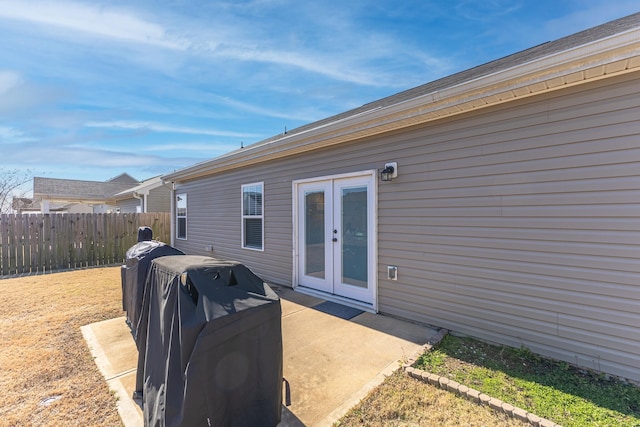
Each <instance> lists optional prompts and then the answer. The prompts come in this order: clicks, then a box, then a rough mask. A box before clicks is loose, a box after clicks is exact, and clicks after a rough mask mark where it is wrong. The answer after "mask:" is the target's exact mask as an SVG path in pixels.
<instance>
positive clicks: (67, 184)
mask: <svg viewBox="0 0 640 427" xmlns="http://www.w3.org/2000/svg"><path fill="white" fill-rule="evenodd" d="M132 180H133V182H132ZM162 185H164V182H163V181H162V178H161V177H160V176H156V177H153V178H149V179H147V180H144V181H142V182H138V181H135V179H134V178H131V176H130V175H128V174H122V175H118V176H117V177H116V178H112V179H110V180H109V181H104V182H103V181H82V180H76V179H60V178H42V177H35V178H33V195H34V199H36V200H38V199H42V198H46V199H47V200H51V201H65V202H74V203H110V202H117V201H120V200H126V199H132V198H135V197H138V196H140V195H143V194H149V191H151V190H154V189H156V188H158V187H161V186H162Z"/></svg>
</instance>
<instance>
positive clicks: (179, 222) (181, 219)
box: [176, 194, 187, 239]
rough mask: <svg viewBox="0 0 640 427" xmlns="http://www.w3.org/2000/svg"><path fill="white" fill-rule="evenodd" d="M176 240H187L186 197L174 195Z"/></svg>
mask: <svg viewBox="0 0 640 427" xmlns="http://www.w3.org/2000/svg"><path fill="white" fill-rule="evenodd" d="M176 238H177V239H186V238H187V195H186V194H176Z"/></svg>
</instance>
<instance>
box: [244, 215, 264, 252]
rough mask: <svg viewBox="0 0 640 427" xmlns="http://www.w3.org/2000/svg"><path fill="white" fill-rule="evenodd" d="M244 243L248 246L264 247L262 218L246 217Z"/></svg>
mask: <svg viewBox="0 0 640 427" xmlns="http://www.w3.org/2000/svg"><path fill="white" fill-rule="evenodd" d="M244 245H245V246H246V247H248V248H254V249H262V219H260V218H245V219H244Z"/></svg>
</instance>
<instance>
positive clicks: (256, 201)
mask: <svg viewBox="0 0 640 427" xmlns="http://www.w3.org/2000/svg"><path fill="white" fill-rule="evenodd" d="M263 193H264V183H262V182H258V183H253V184H245V185H243V186H242V247H243V248H246V249H256V250H263V249H264V205H263V203H264V198H263Z"/></svg>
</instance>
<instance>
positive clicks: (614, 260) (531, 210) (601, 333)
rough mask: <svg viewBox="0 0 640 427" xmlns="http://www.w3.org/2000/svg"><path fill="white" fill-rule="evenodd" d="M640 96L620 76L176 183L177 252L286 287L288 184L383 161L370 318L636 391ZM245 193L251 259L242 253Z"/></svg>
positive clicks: (639, 376)
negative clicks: (181, 233) (441, 331)
mask: <svg viewBox="0 0 640 427" xmlns="http://www.w3.org/2000/svg"><path fill="white" fill-rule="evenodd" d="M639 92H640V78H639V76H638V75H637V73H634V74H629V75H627V76H623V77H619V78H612V79H608V80H602V81H600V82H597V83H591V84H588V85H583V86H576V87H573V88H569V89H565V90H562V91H557V92H554V93H553V94H548V95H544V96H537V97H532V98H529V99H526V100H519V101H515V102H512V103H507V104H503V105H502V106H499V107H493V108H490V109H486V110H482V111H481V112H480V113H469V114H464V115H460V116H458V117H456V118H451V119H447V120H442V121H440V122H434V123H432V124H430V125H425V126H421V127H417V128H412V129H407V130H406V131H403V132H394V133H390V134H387V135H384V136H380V137H375V138H368V139H366V140H360V141H354V142H353V143H349V144H342V145H339V146H335V147H333V148H328V149H323V150H318V151H315V152H312V153H308V154H304V155H297V156H293V157H289V158H285V159H280V160H277V161H271V162H268V163H265V164H259V165H254V166H251V167H249V168H246V169H244V170H236V171H234V172H228V173H223V174H220V175H213V176H211V177H208V178H203V179H198V180H195V181H193V182H188V183H183V184H179V186H178V188H179V190H178V191H179V192H186V193H187V194H188V195H189V218H188V221H189V223H188V236H189V239H188V240H187V241H184V242H179V247H180V249H183V250H185V251H187V252H190V253H206V252H205V251H204V247H205V245H213V246H214V252H213V253H212V255H214V256H220V257H224V258H231V259H237V260H239V261H242V262H244V263H246V264H247V265H248V266H249V267H250V268H252V269H253V270H254V271H255V272H256V273H257V274H259V275H261V276H262V277H263V278H264V279H265V280H268V281H272V282H276V283H281V284H285V285H291V276H292V258H293V257H292V248H293V247H292V239H293V234H292V227H293V225H292V194H291V191H292V181H293V180H296V179H304V178H310V177H317V176H324V175H332V174H339V173H350V172H356V171H363V170H370V169H378V170H380V169H381V168H382V167H383V165H384V163H385V162H387V161H396V162H397V163H398V169H399V177H398V178H397V179H395V180H394V181H392V182H389V183H379V185H378V278H379V279H378V289H377V292H378V308H379V310H380V312H382V313H385V314H389V315H394V316H399V317H402V318H407V319H411V320H414V321H418V322H424V323H428V324H432V325H436V326H440V327H444V328H448V329H451V330H453V331H457V332H460V333H465V334H470V335H473V336H476V337H480V338H483V339H487V340H491V341H494V342H499V343H504V344H508V345H513V346H520V345H526V346H527V347H529V348H531V349H532V350H534V351H536V352H538V353H541V354H545V355H549V356H552V357H556V358H559V359H562V360H566V361H569V362H571V363H576V364H579V365H581V366H586V367H589V368H596V369H599V370H603V371H605V372H608V373H611V374H614V375H619V376H622V377H625V378H630V379H633V380H636V381H640V373H639V371H638V369H637V363H638V362H637V361H638V360H639V359H640V333H639V330H638V328H639V326H640V262H638V259H639V255H640V172H639V171H640V93H639ZM257 181H264V197H265V211H264V217H265V248H264V249H265V250H264V252H258V253H256V252H255V251H247V250H243V249H241V248H240V246H241V243H240V225H241V222H240V186H241V185H242V184H246V183H251V182H257ZM387 265H396V266H398V280H397V281H388V280H386V267H387Z"/></svg>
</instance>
